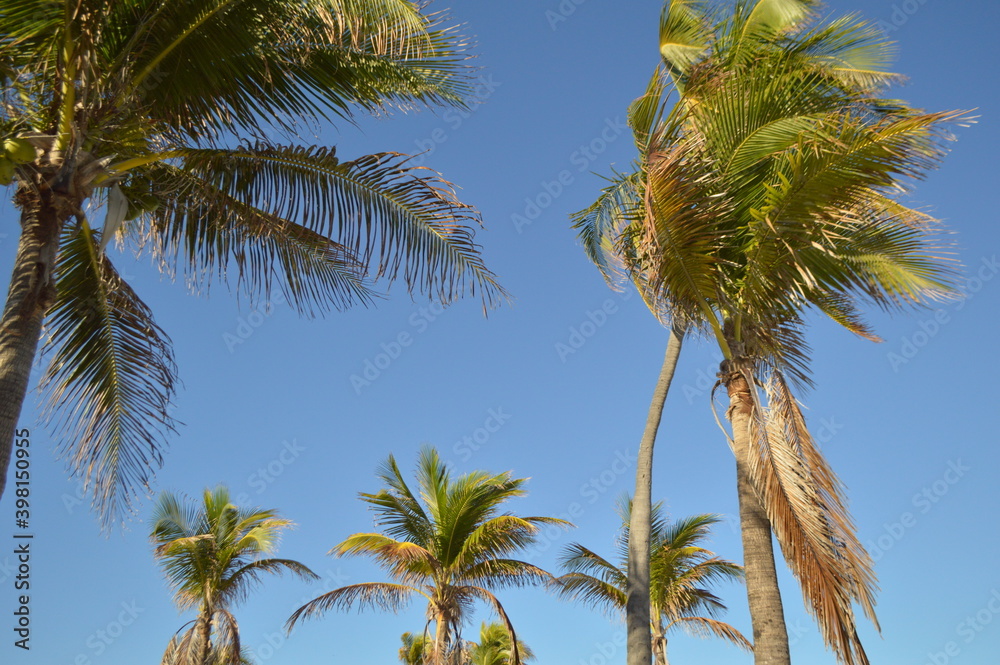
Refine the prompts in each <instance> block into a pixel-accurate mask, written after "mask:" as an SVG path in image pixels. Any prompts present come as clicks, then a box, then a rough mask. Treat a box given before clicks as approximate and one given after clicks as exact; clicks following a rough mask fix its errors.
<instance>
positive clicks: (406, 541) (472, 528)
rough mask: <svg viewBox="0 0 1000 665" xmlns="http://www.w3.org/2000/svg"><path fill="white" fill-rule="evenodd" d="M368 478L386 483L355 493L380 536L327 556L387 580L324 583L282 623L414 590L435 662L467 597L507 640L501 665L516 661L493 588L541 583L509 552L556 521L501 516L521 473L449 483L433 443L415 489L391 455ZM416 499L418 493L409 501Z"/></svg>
mask: <svg viewBox="0 0 1000 665" xmlns="http://www.w3.org/2000/svg"><path fill="white" fill-rule="evenodd" d="M378 477H379V479H381V480H382V482H384V483H385V484H386V487H385V488H383V489H382V490H380V491H379V492H377V493H375V494H364V493H362V494H361V499H362V500H363V501H365V502H366V503H368V504H369V505H371V507H372V510H374V512H375V524H376V526H378V527H381V528H382V531H383V532H382V533H357V534H354V535H352V536H350V537H349V538H347V539H346V540H344V541H343V542H342V543H340V544H339V545H337V546H336V547H334V548H333V549H332V550H330V553H331V554H335V555H337V556H344V555H348V556H357V555H360V556H366V557H371V558H372V559H374V560H375V561H376V563H378V564H379V565H380V566H382V567H383V568H385V569H386V571H387V572H388V573H389V575H390V577H391V578H392V579H393V581H392V582H368V583H363V584H352V585H349V586H345V587H341V588H339V589H334V590H333V591H330V592H329V593H325V594H323V595H322V596H320V597H318V598H316V599H314V600H312V601H310V602H308V603H306V604H305V605H303V606H302V607H300V608H299V609H297V610H296V611H295V612H294V613H293V614H292V616H291V617H290V618H289V620H288V629H289V630H291V628H292V627H293V626H294V625H295V624H296V623H297V622H298V621H299V620H300V619H304V618H308V617H314V616H318V615H320V614H322V613H324V612H326V611H328V610H330V609H334V608H336V609H344V610H346V609H350V608H351V607H353V606H354V605H355V604H357V605H359V606H360V607H362V608H365V607H377V608H381V609H385V610H390V611H398V610H399V609H401V608H403V607H404V606H405V605H406V604H407V603H408V602H409V601H410V600H411V599H412V598H413V597H414V596H421V597H423V598H424V599H426V601H427V622H428V624H431V623H433V624H435V631H434V637H433V651H432V654H431V658H430V662H431V663H433V664H434V665H444V663H445V662H447V661H446V654H448V653H452V652H454V651H455V649H456V648H458V649H460V647H461V632H460V631H461V624H462V621H463V619H465V618H467V617H466V614H467V610H468V609H469V607H470V606H471V605H472V604H473V603H475V602H476V601H481V602H484V603H486V605H487V606H488V607H489V608H490V610H492V611H493V612H495V613H496V614H497V615H498V616H499V618H500V621H501V622H502V624H503V626H504V628H505V630H507V632H508V634H509V636H510V639H511V643H512V644H513V645H514V648H513V649H512V655H511V661H510V662H511V663H512V664H513V665H518V664H519V663H520V662H521V657H520V654H519V652H518V649H517V646H516V645H517V636H516V634H515V631H514V626H513V624H512V623H511V621H510V619H509V618H508V616H507V613H506V612H505V611H504V608H503V605H502V604H501V603H500V600H499V599H498V598H497V597H496V596H495V595H494V594H493V591H494V590H496V589H499V588H504V587H510V586H523V585H529V584H538V583H543V582H545V581H547V580H549V579H551V575H550V574H549V573H547V572H545V571H544V570H542V569H541V568H539V567H537V566H535V565H533V564H531V563H527V562H525V561H520V560H517V559H513V558H511V556H512V555H514V554H516V553H517V552H519V551H520V550H523V549H524V548H526V547H528V546H529V545H531V544H532V543H533V542H534V541H535V538H536V536H537V535H538V531H539V528H540V527H541V526H542V525H545V524H557V525H566V524H568V523H567V522H565V521H563V520H559V519H556V518H552V517H520V516H517V515H513V514H511V513H509V512H501V511H502V510H503V505H504V503H506V502H507V501H508V500H510V499H512V498H515V497H518V496H523V495H524V494H525V491H524V489H523V488H522V486H523V485H524V482H525V479H523V478H512V477H511V474H510V472H505V473H501V474H490V473H486V472H484V471H473V472H471V473H466V474H463V475H461V476H459V477H457V478H454V479H452V476H451V472H450V471H449V469H448V468H447V466H445V465H444V464H443V463H442V462H441V459H440V457H439V456H438V453H437V451H435V450H434V449H433V448H424V449H423V450H422V451H421V453H420V460H419V462H418V464H417V488H418V494H414V493H413V491H412V490H411V489H410V487H409V485H407V483H406V481H405V480H404V479H403V474H402V473H401V472H400V470H399V467H398V466H397V464H396V460H395V458H393V457H392V456H391V455H390V456H389V458H388V459H387V460H386V461H385V462H384V463H383V464H382V465H381V467H380V468H379V471H378ZM418 497H419V498H418Z"/></svg>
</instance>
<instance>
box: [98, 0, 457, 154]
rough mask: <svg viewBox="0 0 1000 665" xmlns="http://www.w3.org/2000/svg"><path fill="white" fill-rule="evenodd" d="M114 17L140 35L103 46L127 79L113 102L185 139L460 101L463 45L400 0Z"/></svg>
mask: <svg viewBox="0 0 1000 665" xmlns="http://www.w3.org/2000/svg"><path fill="white" fill-rule="evenodd" d="M123 4H125V3H123ZM116 19H117V21H116V22H115V23H116V24H126V25H128V24H134V25H140V26H142V28H141V29H139V30H137V31H136V32H135V33H134V34H133V35H130V36H129V38H124V36H123V38H122V39H121V40H119V41H118V42H117V43H112V44H111V45H109V46H110V48H109V50H110V51H111V52H110V53H109V54H108V57H109V59H110V60H112V62H113V63H114V65H115V66H116V67H117V68H120V69H129V70H130V76H129V77H128V78H126V79H124V80H123V81H122V83H121V84H120V88H119V95H120V97H121V98H122V99H123V100H124V99H130V100H136V101H137V102H138V103H140V104H142V105H143V106H148V107H149V108H150V109H155V111H154V113H155V114H156V115H157V116H158V118H160V119H162V120H163V121H164V122H165V123H167V124H168V125H169V126H170V127H172V128H173V129H174V130H175V131H177V132H181V133H184V134H187V135H189V136H193V137H199V138H204V136H205V134H206V133H208V134H209V135H217V134H219V133H222V132H229V131H232V130H235V129H240V128H242V129H244V130H251V131H254V130H257V129H258V128H260V127H262V126H264V125H266V124H274V123H278V124H281V122H282V119H283V118H290V117H296V116H307V117H319V118H326V117H328V115H327V114H328V113H333V114H336V115H338V116H341V117H349V116H350V115H351V107H352V106H361V107H362V108H364V109H366V110H369V111H371V110H377V109H379V108H383V107H386V106H402V107H407V106H410V105H412V104H413V103H414V102H418V103H421V104H427V103H430V104H436V103H455V102H458V103H462V101H463V100H464V99H466V98H467V97H468V94H469V92H470V88H471V85H470V79H471V69H470V68H469V67H468V65H467V64H466V63H465V60H466V58H467V55H466V52H467V49H468V44H467V42H466V41H465V40H464V38H462V37H461V35H460V33H459V32H458V31H457V30H456V29H455V28H454V27H453V26H450V25H449V19H448V17H447V15H445V14H443V13H438V14H435V15H426V14H422V13H421V10H420V8H419V7H417V6H416V5H414V4H413V3H410V2H403V1H402V0H366V1H363V2H362V1H357V2H350V3H343V2H334V1H329V0H327V1H312V2H303V3H295V2H273V1H268V0H249V1H242V2H235V1H233V0H211V1H210V2H205V3H201V4H200V5H199V11H198V12H197V13H194V12H192V11H191V7H190V6H189V5H188V4H186V3H170V4H167V5H160V6H156V5H153V4H151V3H128V4H126V5H125V6H124V7H122V10H121V13H120V14H119V15H118V16H117V17H116Z"/></svg>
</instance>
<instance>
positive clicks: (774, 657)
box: [722, 362, 791, 665]
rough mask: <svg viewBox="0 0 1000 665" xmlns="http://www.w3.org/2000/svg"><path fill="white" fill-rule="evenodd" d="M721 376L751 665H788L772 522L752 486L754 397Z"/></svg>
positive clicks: (737, 376) (736, 376)
mask: <svg viewBox="0 0 1000 665" xmlns="http://www.w3.org/2000/svg"><path fill="white" fill-rule="evenodd" d="M727 365H728V363H725V362H724V363H723V368H722V373H723V376H724V377H725V378H724V379H723V381H724V383H725V386H726V391H727V392H728V393H729V410H728V411H727V412H726V417H727V418H729V422H730V423H731V425H732V428H733V451H734V452H735V454H736V486H737V494H738V496H739V501H740V531H741V534H742V537H743V568H744V571H745V574H746V585H747V600H748V602H749V605H750V623H751V625H752V626H753V648H754V663H755V665H791V657H790V656H789V652H788V630H787V629H786V628H785V614H784V610H783V609H782V606H781V591H780V589H779V588H778V573H777V570H776V569H775V565H774V547H773V544H772V541H771V522H770V520H769V519H768V517H767V512H766V511H765V510H764V507H763V505H762V504H761V501H760V497H759V495H758V493H757V491H756V489H755V488H754V486H753V484H752V483H751V482H750V469H749V464H750V454H751V446H752V445H753V439H752V435H751V432H752V430H751V427H752V425H753V409H754V399H753V395H752V394H751V392H750V390H751V388H750V386H749V385H748V383H747V380H746V378H744V376H743V375H742V374H741V373H739V372H732V371H727V370H728V367H727Z"/></svg>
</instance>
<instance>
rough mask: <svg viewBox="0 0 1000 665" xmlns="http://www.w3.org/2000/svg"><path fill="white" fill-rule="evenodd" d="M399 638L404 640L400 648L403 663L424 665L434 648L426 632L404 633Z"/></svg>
mask: <svg viewBox="0 0 1000 665" xmlns="http://www.w3.org/2000/svg"><path fill="white" fill-rule="evenodd" d="M399 639H400V640H401V641H402V642H403V646H401V647H400V648H399V662H401V663H403V665H424V663H425V662H426V661H427V660H428V659H429V657H430V654H431V652H432V651H433V648H434V645H433V644H432V643H431V638H430V636H429V635H427V633H426V632H424V633H420V634H419V635H417V634H414V633H403V634H402V635H400V638H399Z"/></svg>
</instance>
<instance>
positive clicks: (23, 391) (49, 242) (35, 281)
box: [0, 185, 67, 497]
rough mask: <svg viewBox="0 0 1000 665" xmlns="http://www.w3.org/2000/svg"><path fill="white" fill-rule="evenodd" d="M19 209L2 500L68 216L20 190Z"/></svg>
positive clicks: (3, 412) (5, 317)
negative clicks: (63, 226)
mask: <svg viewBox="0 0 1000 665" xmlns="http://www.w3.org/2000/svg"><path fill="white" fill-rule="evenodd" d="M15 200H16V202H17V205H18V207H19V208H20V210H21V235H20V239H19V241H18V247H17V256H16V258H15V259H14V271H13V274H12V275H11V279H10V289H9V290H8V292H7V303H6V305H5V306H4V310H3V314H2V315H0V497H2V496H3V492H4V489H5V488H6V486H7V470H8V467H9V465H10V458H11V450H12V446H13V441H14V433H15V431H16V430H17V424H18V423H17V421H18V418H19V417H20V415H21V407H22V405H23V404H24V398H25V396H26V395H27V393H28V380H29V378H30V375H31V367H32V365H33V364H34V360H35V355H36V354H37V352H38V340H39V338H40V336H41V332H42V320H43V319H44V317H45V312H46V311H47V310H48V308H49V306H50V305H51V304H52V302H53V300H54V298H55V276H54V271H55V263H56V255H57V253H58V249H59V234H60V230H61V227H62V222H63V220H64V219H65V218H66V216H67V215H66V213H65V212H63V211H60V210H59V209H58V206H57V205H56V203H55V202H54V196H53V194H52V193H51V191H47V190H46V189H43V188H41V187H39V188H29V187H27V186H24V185H22V186H21V188H20V189H19V190H18V192H17V195H16V197H15Z"/></svg>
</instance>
